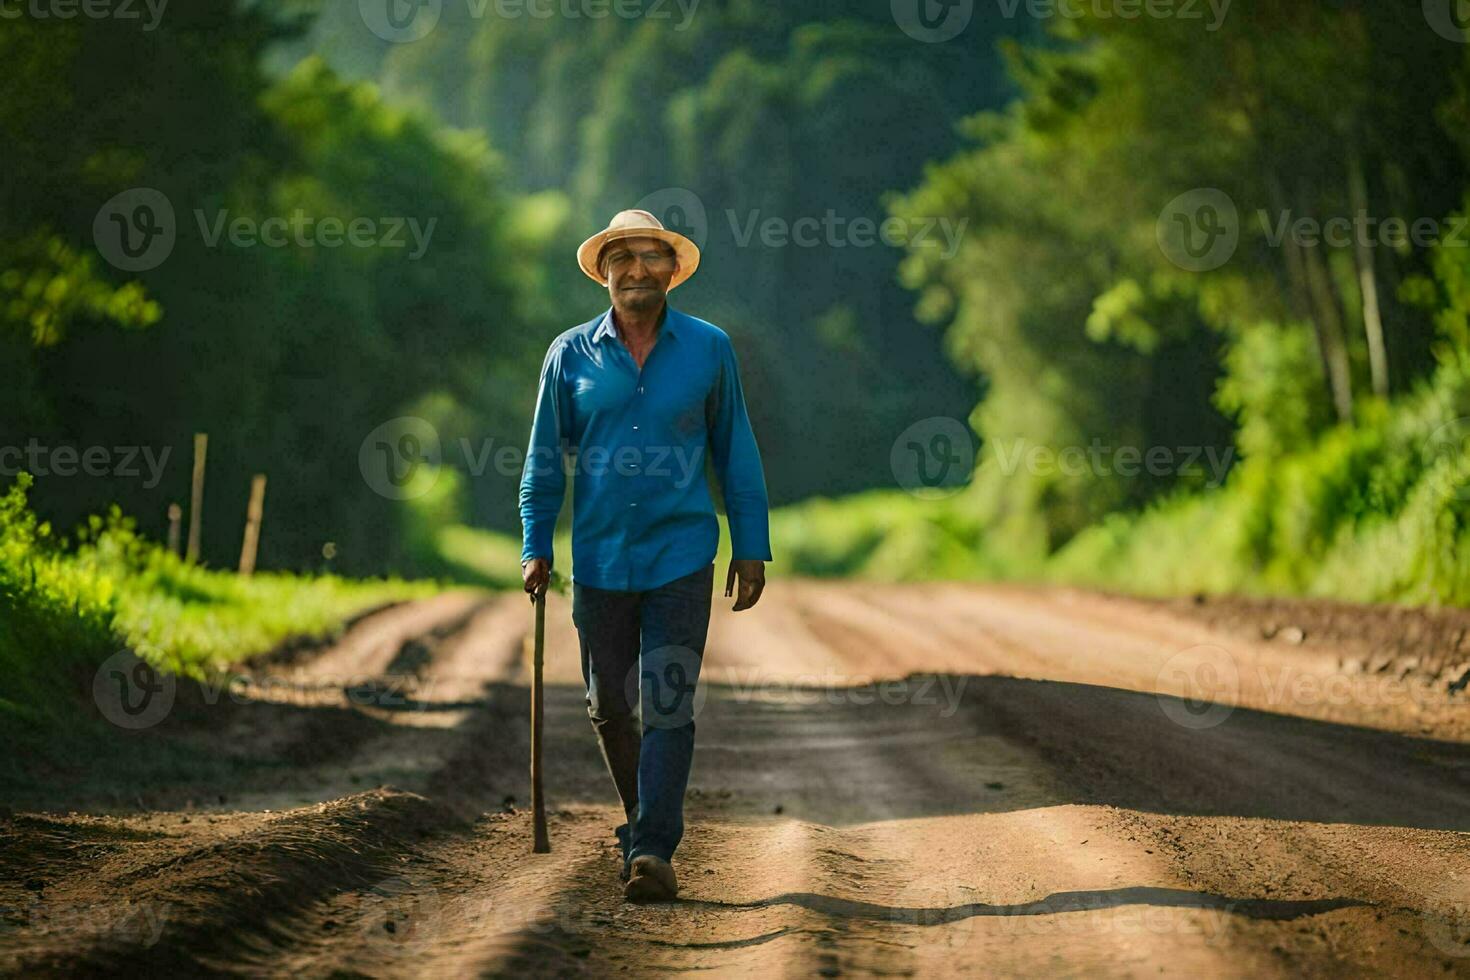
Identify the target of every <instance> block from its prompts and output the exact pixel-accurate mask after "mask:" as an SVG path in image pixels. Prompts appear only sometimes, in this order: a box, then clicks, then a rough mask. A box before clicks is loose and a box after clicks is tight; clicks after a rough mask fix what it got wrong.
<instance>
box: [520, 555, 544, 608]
mask: <svg viewBox="0 0 1470 980" xmlns="http://www.w3.org/2000/svg"><path fill="white" fill-rule="evenodd" d="M521 582H522V584H523V585H524V586H525V589H526V591H527V592H528V593H530V596H531V601H532V602H535V601H536V597H537V596H538V595H545V594H546V586H547V585H548V584H549V583H550V582H551V562H550V561H549V560H548V559H545V558H532V559H531V560H530V561H528V562H526V563H525V564H524V565H522V566H521Z"/></svg>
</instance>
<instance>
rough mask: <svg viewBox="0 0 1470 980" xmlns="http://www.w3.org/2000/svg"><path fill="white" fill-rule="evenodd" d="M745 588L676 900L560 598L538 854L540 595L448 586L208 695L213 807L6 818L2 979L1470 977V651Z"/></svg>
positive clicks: (715, 656) (1172, 619)
mask: <svg viewBox="0 0 1470 980" xmlns="http://www.w3.org/2000/svg"><path fill="white" fill-rule="evenodd" d="M728 601H729V600H723V602H722V600H721V599H720V597H718V596H717V598H716V602H717V612H716V616H715V620H714V622H713V624H712V627H711V641H710V646H709V650H708V651H707V654H706V658H705V670H704V677H703V683H702V690H703V693H702V695H701V697H702V699H703V700H702V701H701V705H700V709H699V714H698V716H697V724H698V749H697V755H696V760H695V765H694V773H693V778H692V783H691V790H690V794H689V800H688V808H687V820H688V825H689V829H688V832H687V835H686V837H685V841H684V844H683V846H682V847H681V849H680V851H679V854H678V855H677V858H676V862H675V866H676V869H677V870H678V872H679V875H680V880H681V887H682V894H681V901H680V902H678V903H676V904H670V905H655V906H633V905H629V904H625V903H624V902H623V901H622V898H621V893H620V888H619V883H618V881H617V877H616V875H617V870H618V858H617V854H616V851H615V845H614V841H613V837H612V828H613V826H614V824H615V823H616V822H617V809H616V807H615V803H614V801H615V796H614V794H613V789H612V784H611V780H610V779H609V777H608V776H607V775H606V773H605V771H604V770H603V768H602V764H601V760H600V758H599V756H598V754H597V750H596V746H595V743H594V741H593V737H592V732H591V728H590V726H589V725H588V723H587V720H586V715H585V708H584V705H583V702H582V691H581V686H580V684H581V678H580V674H579V672H578V667H577V661H576V653H575V651H576V647H575V637H574V634H573V632H572V629H571V625H570V621H569V611H568V608H567V605H566V603H565V601H564V600H562V599H560V598H559V597H556V596H553V597H551V600H550V603H549V607H548V624H549V631H548V632H549V635H548V644H549V649H548V656H547V664H548V681H549V684H550V688H549V691H548V712H549V714H548V728H547V735H548V752H547V758H548V765H549V772H548V776H547V790H548V795H549V797H550V801H551V806H552V813H551V838H552V848H553V850H552V853H551V854H549V855H540V856H533V855H532V854H531V853H530V824H529V815H528V813H527V812H526V811H525V810H524V809H523V807H524V806H526V804H527V786H528V779H527V773H526V760H527V757H528V749H527V730H526V729H527V725H526V705H527V692H526V663H527V658H526V650H525V645H524V636H525V633H526V630H527V627H528V626H529V624H530V621H531V617H530V608H529V606H528V604H527V603H526V602H525V599H524V597H522V596H506V597H485V596H482V595H476V594H472V593H454V594H449V595H445V596H441V597H438V598H436V599H433V600H429V601H426V602H423V603H418V604H415V605H411V606H405V607H398V608H394V609H389V610H386V611H383V612H380V613H377V614H375V615H372V616H369V617H366V618H365V619H363V620H361V621H360V622H358V623H357V624H355V625H354V626H353V628H352V629H351V630H350V631H349V632H348V633H347V634H346V635H345V636H344V637H343V639H342V640H341V641H340V642H339V643H337V644H336V645H334V646H332V647H330V648H327V649H325V650H317V651H312V650H307V651H297V652H296V653H294V654H292V655H290V656H279V657H276V658H274V659H271V660H269V661H267V662H264V663H261V664H257V665H254V666H253V668H252V676H253V680H252V684H251V686H250V687H249V689H248V691H247V692H245V693H248V695H249V696H248V697H246V696H244V694H241V695H240V696H237V697H231V698H220V699H217V700H216V702H215V703H214V704H213V705H210V704H204V705H202V706H201V705H198V704H195V705H194V706H193V707H192V708H191V709H190V711H189V712H188V714H189V718H188V719H187V721H181V722H180V724H179V725H178V726H177V729H178V730H177V731H173V730H170V732H169V734H168V736H167V737H169V738H178V739H192V743H191V744H193V745H194V746H196V747H203V748H205V749H207V750H209V751H213V752H215V753H217V754H218V755H219V757H220V758H222V759H225V760H229V761H230V762H231V766H230V768H229V769H228V770H227V771H228V772H229V773H231V775H230V776H229V778H228V783H229V785H227V786H226V785H223V784H221V783H213V784H211V783H201V782H199V781H197V780H196V781H194V782H192V783H188V784H183V783H181V784H179V785H163V784H151V785H148V786H144V787H138V790H139V792H138V796H139V800H138V802H139V803H140V804H141V805H142V806H143V808H144V809H143V811H142V812H138V813H133V814H110V815H100V814H97V813H96V811H95V808H93V809H91V810H90V813H89V807H88V806H86V805H85V804H86V801H85V800H74V799H70V798H69V797H68V796H67V790H66V788H65V786H64V785H60V784H58V786H57V787H56V789H55V797H54V799H52V800H50V801H48V802H47V805H48V807H49V809H47V810H42V809H38V808H37V807H36V806H34V805H33V806H29V807H28V806H27V805H25V803H24V801H20V802H21V805H19V806H17V807H16V808H15V812H14V813H13V814H10V815H8V816H7V818H6V819H5V820H4V823H3V827H4V829H5V830H6V831H7V833H6V835H5V837H6V842H5V843H4V844H3V845H0V905H3V906H4V907H5V919H4V921H3V923H0V969H3V970H6V971H16V972H24V973H27V974H31V975H35V974H67V975H87V974H99V975H101V974H117V973H138V974H142V973H156V972H157V971H161V970H162V971H168V970H174V971H182V972H190V973H196V972H200V971H204V970H217V971H221V972H232V973H243V974H251V975H260V974H274V975H283V974H290V975H293V976H326V975H336V976H353V975H372V976H481V975H500V974H516V975H521V974H530V975H546V976H554V975H568V976H575V975H589V976H603V975H606V974H609V973H617V972H620V971H627V972H629V973H650V972H651V973H662V972H684V971H693V970H699V971H709V972H713V973H717V974H724V973H731V974H759V975H762V976H768V975H781V976H810V975H813V974H815V975H820V976H847V975H930V974H975V975H987V976H989V975H1003V976H1004V975H1024V976H1038V975H1052V974H1059V975H1077V976H1083V975H1085V976H1089V977H1091V976H1140V975H1148V976H1156V975H1172V976H1191V977H1193V976H1209V977H1215V976H1239V977H1247V976H1248V977H1260V976H1296V975H1309V976H1340V975H1344V974H1348V975H1351V974H1367V973H1370V972H1371V973H1374V974H1388V975H1401V976H1447V975H1466V976H1470V721H1467V717H1466V716H1467V714H1470V700H1467V699H1466V696H1465V692H1464V684H1463V679H1462V678H1461V677H1460V675H1459V669H1460V668H1459V666H1458V663H1459V662H1460V661H1463V660H1467V659H1470V657H1465V656H1462V655H1461V654H1460V653H1459V651H1458V648H1457V647H1456V648H1446V647H1445V644H1444V643H1443V642H1440V634H1438V633H1434V632H1433V631H1432V630H1430V631H1427V632H1425V633H1424V637H1425V639H1424V641H1423V642H1422V643H1421V644H1419V645H1418V646H1415V645H1414V644H1409V645H1407V646H1405V645H1403V644H1400V645H1399V646H1398V647H1397V648H1396V649H1395V651H1394V654H1393V656H1388V655H1381V656H1380V655H1379V653H1378V652H1376V651H1378V650H1379V649H1380V647H1381V646H1382V643H1381V637H1380V636H1379V634H1377V633H1375V632H1374V630H1373V629H1369V628H1363V629H1357V628H1355V627H1353V626H1351V624H1349V626H1348V627H1346V628H1339V629H1338V630H1337V634H1336V635H1333V634H1332V633H1331V631H1330V630H1329V631H1327V632H1328V634H1329V638H1328V639H1325V640H1324V639H1321V638H1319V636H1318V634H1319V633H1321V632H1322V630H1321V629H1320V628H1319V626H1318V625H1317V622H1316V620H1314V619H1312V616H1313V615H1317V614H1318V613H1320V610H1316V611H1314V610H1312V609H1308V608H1306V607H1303V609H1302V610H1301V613H1302V615H1301V617H1300V619H1301V621H1302V622H1306V623H1309V624H1310V629H1308V630H1304V629H1303V628H1302V627H1301V626H1300V625H1298V624H1296V623H1294V622H1293V621H1291V619H1290V617H1291V616H1292V613H1293V610H1292V607H1290V606H1289V605H1287V606H1272V607H1271V608H1270V610H1269V611H1268V612H1264V613H1260V615H1259V616H1258V615H1257V613H1256V612H1254V611H1252V610H1251V609H1250V608H1245V609H1243V610H1235V611H1234V612H1231V613H1230V614H1229V615H1221V613H1220V607H1217V606H1214V605H1207V606H1206V607H1205V608H1203V609H1200V610H1195V609H1192V608H1191V606H1190V604H1189V603H1178V604H1160V603H1148V602H1142V601H1137V600H1127V599H1120V598H1112V597H1105V596H1099V595H1094V594H1088V593H1081V592H1071V591H1050V590H1031V589H1020V588H1004V587H994V586H976V585H961V584H930V585H910V586H879V585H858V584H832V583H821V582H812V581H778V582H774V583H772V585H771V587H770V588H769V589H768V590H767V593H766V596H765V598H763V599H762V601H761V603H760V605H759V606H758V607H757V608H756V609H755V610H753V611H751V612H746V613H740V614H738V615H735V614H731V613H729V612H728V610H726V609H724V608H723V605H726V604H728ZM1364 615H1365V616H1370V615H1372V616H1377V615H1380V614H1378V613H1374V614H1368V613H1365V614H1364ZM1261 617H1265V618H1268V619H1271V620H1272V621H1271V622H1269V623H1267V622H1265V621H1264V619H1261ZM1282 617H1286V618H1285V619H1283V618H1282ZM1319 618H1320V617H1319ZM1258 619H1261V621H1259V622H1258V621H1257V620H1258ZM1340 625H1341V624H1339V627H1340ZM1399 632H1401V631H1396V632H1395V633H1394V635H1395V636H1397V635H1399ZM1464 635H1465V634H1464V631H1463V630H1461V631H1460V633H1459V634H1458V635H1457V637H1456V643H1458V642H1460V641H1463V640H1464ZM1267 637H1269V639H1268V638H1267ZM1421 647H1422V650H1420V648H1421ZM1415 651H1420V652H1415ZM1410 654H1412V656H1411V655H1410ZM206 700H207V698H206ZM165 727H166V726H165ZM67 806H75V807H76V808H77V809H78V810H79V811H81V812H78V813H71V814H68V813H65V812H64V809H65V807H67Z"/></svg>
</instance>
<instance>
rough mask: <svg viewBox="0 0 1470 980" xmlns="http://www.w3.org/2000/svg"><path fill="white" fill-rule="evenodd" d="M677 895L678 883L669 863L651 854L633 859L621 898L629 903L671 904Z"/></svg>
mask: <svg viewBox="0 0 1470 980" xmlns="http://www.w3.org/2000/svg"><path fill="white" fill-rule="evenodd" d="M678 894H679V881H678V879H677V878H675V877H674V868H673V866H672V865H670V864H669V862H667V861H665V860H664V859H663V858H661V857H656V856H655V855H652V854H640V855H638V856H637V857H635V858H634V859H633V866H632V868H631V869H630V870H629V873H628V883H627V884H626V885H624V886H623V897H624V898H626V899H627V900H628V901H630V902H672V901H673V900H674V898H675V896H677V895H678Z"/></svg>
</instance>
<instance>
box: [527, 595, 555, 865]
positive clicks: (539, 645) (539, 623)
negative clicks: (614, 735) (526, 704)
mask: <svg viewBox="0 0 1470 980" xmlns="http://www.w3.org/2000/svg"><path fill="white" fill-rule="evenodd" d="M531 601H532V602H533V603H535V605H536V648H535V651H534V652H533V653H532V655H531V823H532V826H533V827H534V828H535V831H534V833H535V843H534V844H533V845H532V847H531V850H532V852H533V853H536V854H545V853H547V852H548V851H550V850H551V841H550V840H549V839H548V838H547V836H546V800H545V798H544V797H543V796H542V794H541V723H542V721H543V720H544V715H545V702H544V701H543V697H542V694H543V692H542V688H541V664H542V660H543V658H544V656H545V652H546V592H545V591H544V590H543V591H541V592H536V593H534V594H532V596H531Z"/></svg>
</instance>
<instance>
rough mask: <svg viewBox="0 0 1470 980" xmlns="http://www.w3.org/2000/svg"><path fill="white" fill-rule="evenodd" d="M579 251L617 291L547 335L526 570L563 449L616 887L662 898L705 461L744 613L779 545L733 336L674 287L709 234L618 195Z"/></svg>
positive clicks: (533, 580) (677, 834)
mask: <svg viewBox="0 0 1470 980" xmlns="http://www.w3.org/2000/svg"><path fill="white" fill-rule="evenodd" d="M577 263H578V265H580V266H581V268H582V271H583V272H585V273H586V274H587V275H588V276H590V277H591V278H592V279H594V280H596V281H597V282H598V283H599V284H601V285H603V286H606V287H607V290H608V294H609V296H610V297H611V299H612V307H611V308H610V309H609V310H607V311H606V312H605V313H603V314H602V315H601V316H598V317H596V318H595V319H592V320H589V321H588V322H586V323H584V324H581V325H580V326H576V327H573V328H572V329H570V330H568V331H566V332H565V333H563V334H561V335H560V336H559V337H557V338H556V339H555V340H554V341H552V343H551V347H550V349H548V350H547V352H546V360H545V362H544V363H543V364H542V367H541V382H540V393H539V395H538V397H537V402H536V416H535V420H534V422H533V423H532V427H531V442H530V451H529V452H528V454H527V458H526V467H525V470H524V472H523V474H522V477H521V488H520V507H521V521H522V525H523V529H524V547H523V548H522V551H521V575H522V579H523V580H524V583H525V589H526V591H527V592H530V593H533V594H536V593H540V592H544V591H545V589H546V585H547V581H548V578H549V576H550V573H551V567H552V565H553V555H552V547H551V542H552V536H553V533H554V531H555V528H556V519H557V514H558V513H559V512H560V510H561V506H562V497H563V495H564V492H565V489H566V474H565V470H564V469H563V466H562V460H563V455H564V454H565V456H566V457H567V458H570V459H574V460H575V465H574V467H573V471H574V473H575V479H574V483H573V488H572V500H573V512H572V563H573V566H574V567H573V574H572V621H573V622H574V623H575V624H576V627H577V634H578V637H579V641H580V645H581V649H582V677H583V679H584V680H585V681H586V683H587V714H588V716H589V717H590V718H591V719H592V726H593V728H594V729H595V730H596V732H597V737H598V741H599V743H600V745H601V748H602V755H603V758H604V760H605V761H606V762H607V767H608V771H609V772H611V773H612V778H613V783H614V785H616V787H617V791H618V796H619V797H620V799H621V800H622V804H623V810H624V813H625V815H626V818H627V822H626V823H624V824H623V825H622V826H619V827H618V828H617V830H616V831H615V833H616V834H617V837H618V840H619V842H620V843H621V845H622V850H623V871H622V879H623V880H624V881H625V882H627V884H626V885H625V886H624V889H623V894H624V895H625V896H626V897H627V898H629V899H631V900H633V901H667V900H670V899H672V898H674V896H675V895H676V894H677V893H678V883H677V879H676V877H675V875H674V869H673V866H672V864H671V861H672V859H673V856H674V849H675V848H676V847H678V845H679V841H680V839H681V838H682V837H683V834H684V791H685V788H686V786H687V785H688V782H689V766H690V763H691V761H692V760H693V755H694V714H695V710H696V704H695V690H696V686H697V684H698V680H699V668H700V664H701V661H702V659H703V656H704V645H705V635H706V631H707V628H708V626H709V614H710V602H711V592H712V590H713V584H714V558H715V551H716V548H717V546H718V543H719V533H720V532H719V521H718V519H717V518H716V517H715V511H714V505H713V503H712V501H711V498H710V491H709V485H708V482H707V481H706V479H705V473H704V464H705V461H706V457H707V456H708V458H709V461H710V462H711V463H712V464H713V469H714V473H715V476H716V478H717V479H718V480H719V482H720V486H721V489H722V491H723V493H724V499H725V512H726V514H727V516H728V518H729V524H730V542H731V546H732V555H733V560H732V561H731V562H730V567H729V569H728V572H727V574H726V577H725V595H727V596H728V595H730V594H731V589H732V587H733V582H734V579H735V577H736V576H738V577H739V579H740V589H739V595H738V597H737V599H736V602H735V604H734V606H733V608H734V609H735V610H736V611H737V612H738V611H740V610H743V609H749V608H750V607H751V606H754V605H755V604H756V602H757V601H758V600H759V599H760V596H761V591H762V589H763V588H764V587H765V562H766V561H769V560H770V559H771V546H770V536H769V529H768V514H767V501H766V484H765V475H764V472H763V470H762V468H761V460H760V452H759V450H758V449H757V447H756V441H755V435H754V433H753V432H752V431H751V428H750V419H749V418H748V416H747V415H746V410H745V396H744V393H743V390H742V388H741V383H740V372H739V369H738V366H737V363H736V359H735V351H734V348H733V347H732V346H731V344H730V338H729V336H728V335H727V334H726V333H725V332H724V331H723V330H721V329H720V328H719V327H717V326H715V325H714V324H712V323H707V322H705V321H704V320H700V319H698V318H696V317H692V316H689V315H688V314H685V313H681V312H679V311H678V310H675V309H672V308H670V307H669V305H668V303H667V301H666V297H667V294H668V292H669V290H671V289H673V288H674V287H676V286H678V285H679V284H680V283H682V282H684V281H685V280H686V279H688V278H689V277H690V276H691V275H692V274H693V273H694V270H695V268H697V267H698V265H699V249H698V247H697V246H695V244H694V243H693V242H691V241H690V240H689V239H687V238H685V237H684V236H683V235H679V234H676V233H674V232H672V231H669V230H667V229H665V228H664V227H663V225H662V223H660V222H659V220H658V219H657V218H656V217H654V216H653V215H652V214H649V213H648V212H647V211H638V210H630V211H621V212H619V213H618V214H617V215H615V216H614V217H613V219H612V221H611V222H610V223H609V224H608V226H607V228H606V229H604V230H603V231H601V232H599V233H597V234H596V235H593V236H592V237H591V238H589V239H587V241H585V242H583V243H582V246H581V247H580V248H579V249H578V250H577ZM635 702H636V703H640V704H641V708H640V711H639V715H641V719H640V717H639V715H635V714H634V711H633V704H634V703H635ZM640 721H641V724H640Z"/></svg>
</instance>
